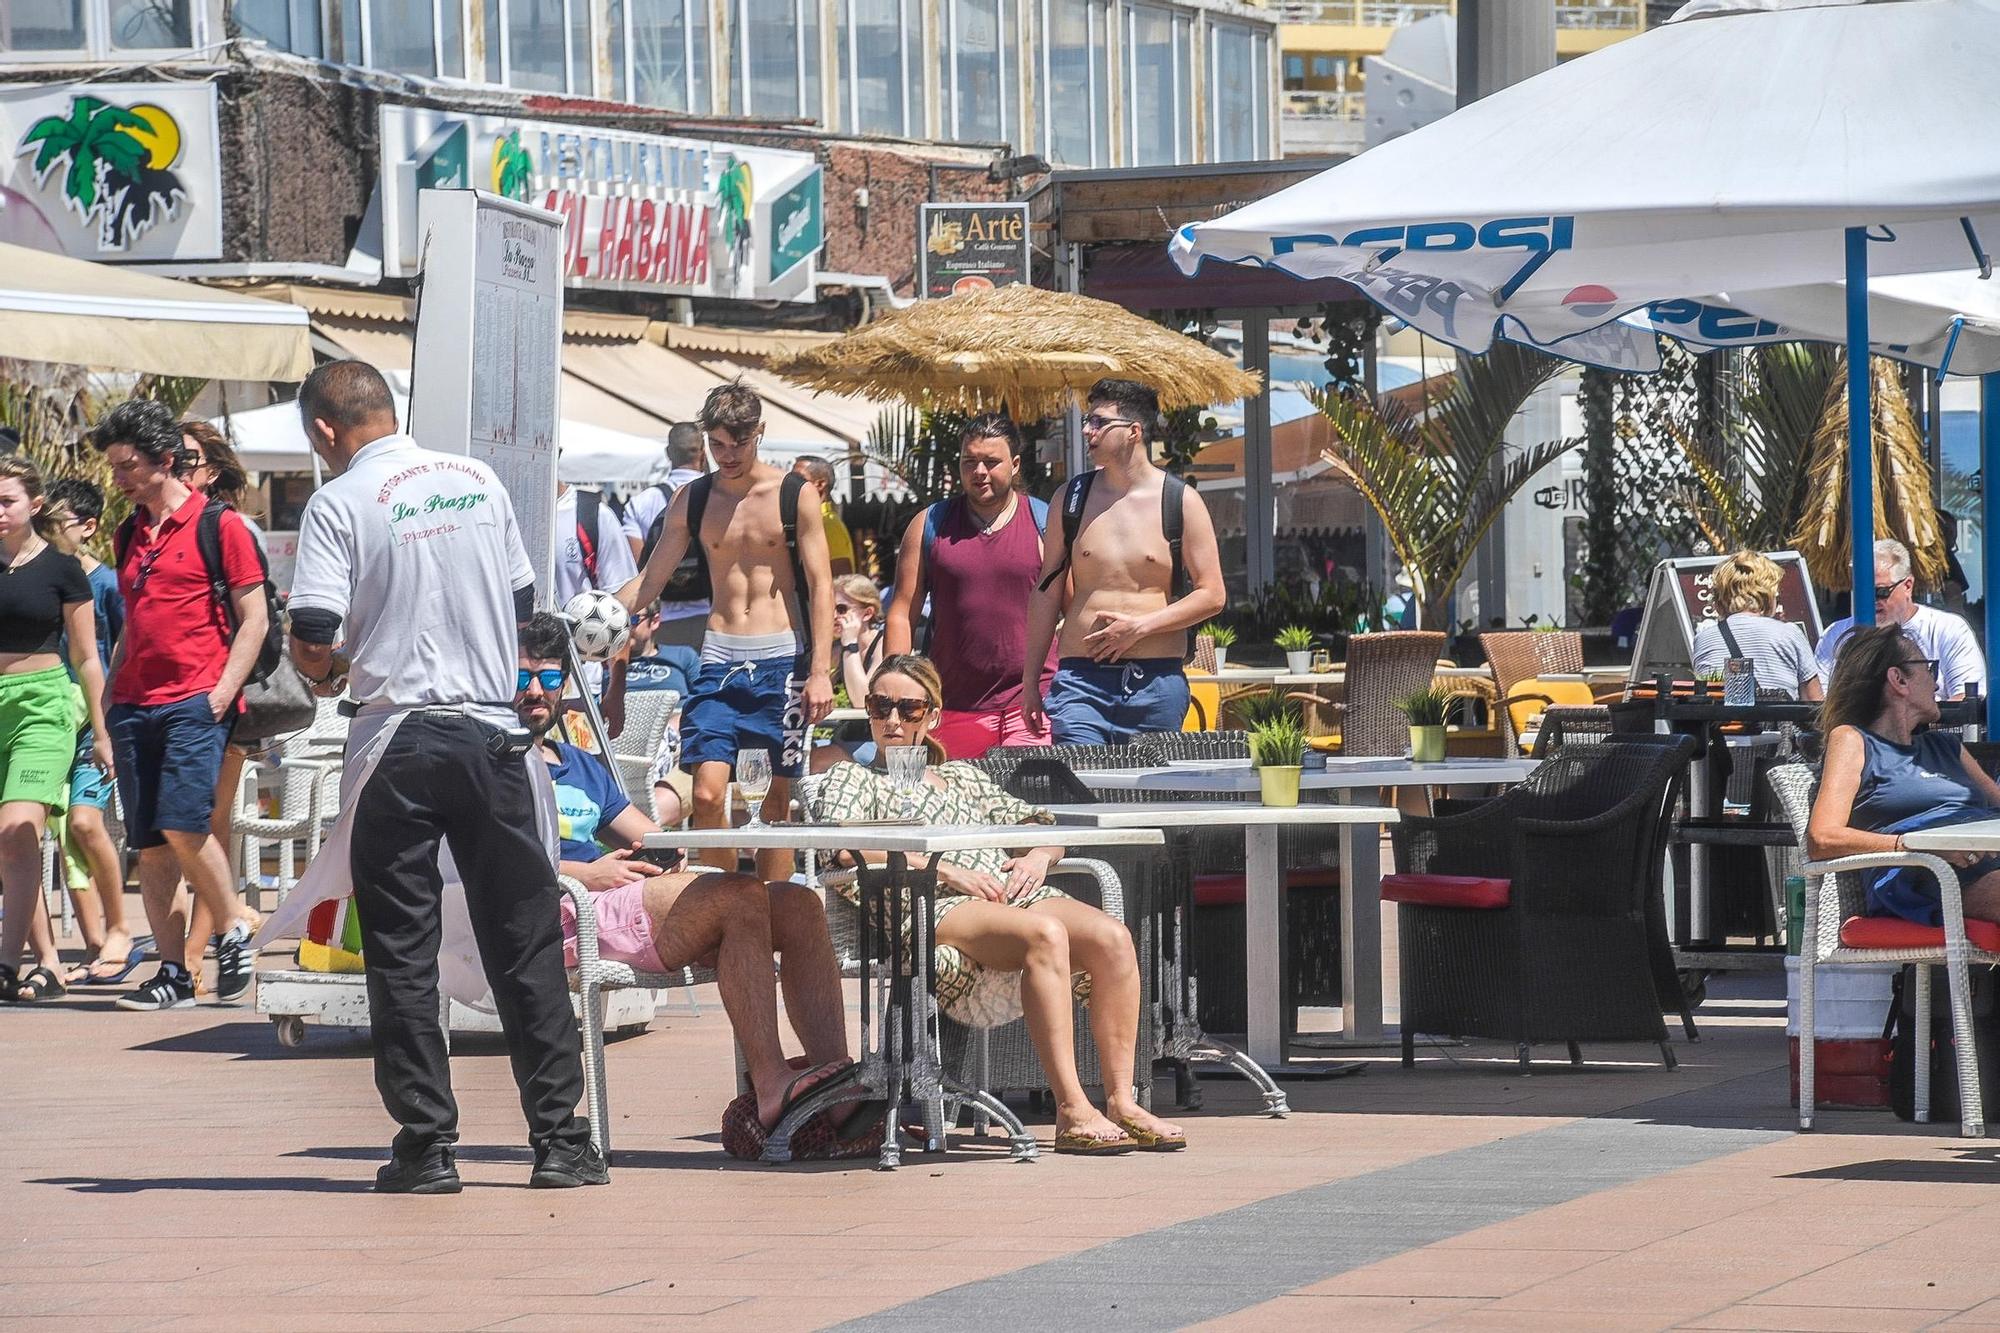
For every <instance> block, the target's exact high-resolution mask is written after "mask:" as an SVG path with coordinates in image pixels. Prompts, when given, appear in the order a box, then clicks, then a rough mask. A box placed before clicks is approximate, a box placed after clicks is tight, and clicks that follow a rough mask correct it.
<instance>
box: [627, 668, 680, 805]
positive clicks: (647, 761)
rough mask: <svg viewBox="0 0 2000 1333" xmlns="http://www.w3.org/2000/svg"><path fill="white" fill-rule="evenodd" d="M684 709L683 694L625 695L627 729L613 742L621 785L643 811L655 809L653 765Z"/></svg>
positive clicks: (638, 692) (648, 692)
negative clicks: (668, 727)
mask: <svg viewBox="0 0 2000 1333" xmlns="http://www.w3.org/2000/svg"><path fill="white" fill-rule="evenodd" d="M680 708H681V695H680V691H679V690H628V691H626V693H625V729H624V730H623V731H621V732H619V733H618V735H617V736H616V737H615V738H614V739H613V740H612V742H611V757H612V759H613V760H614V761H616V766H617V770H618V782H619V785H620V786H622V787H624V788H625V797H626V799H627V800H629V801H631V802H632V804H634V805H636V806H638V807H639V808H640V809H641V810H646V811H651V810H652V808H653V781H652V774H653V761H654V760H655V759H656V758H658V757H659V753H660V743H661V742H662V741H664V740H665V739H666V736H667V724H668V723H670V722H672V721H673V718H674V714H675V713H678V712H679V711H680Z"/></svg>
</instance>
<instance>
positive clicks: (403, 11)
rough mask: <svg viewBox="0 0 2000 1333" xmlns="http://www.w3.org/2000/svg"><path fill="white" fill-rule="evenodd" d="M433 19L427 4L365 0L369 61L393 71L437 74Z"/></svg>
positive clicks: (374, 65) (395, 0) (435, 33)
mask: <svg viewBox="0 0 2000 1333" xmlns="http://www.w3.org/2000/svg"><path fill="white" fill-rule="evenodd" d="M434 20H435V14H434V11H433V10H432V8H431V6H430V5H429V4H426V3H411V0H368V64H369V65H370V66H371V67H372V68H375V69H386V70H389V71H391V72H392V73H396V74H423V75H431V74H435V73H437V32H436V30H435V28H434V27H433V26H432V25H433V22H434Z"/></svg>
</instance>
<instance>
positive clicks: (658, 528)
mask: <svg viewBox="0 0 2000 1333" xmlns="http://www.w3.org/2000/svg"><path fill="white" fill-rule="evenodd" d="M647 489H648V490H654V491H658V492H659V493H660V499H661V501H662V503H661V505H660V512H659V513H657V514H655V515H653V521H652V522H651V523H648V524H647V525H646V539H645V541H643V542H641V543H640V545H639V568H641V569H644V568H645V567H646V562H647V561H648V560H651V559H652V558H653V548H654V547H655V546H658V545H659V544H660V534H661V533H662V532H665V531H666V530H667V510H669V509H671V508H673V504H674V488H673V487H672V486H669V485H668V484H667V483H666V482H664V481H656V482H654V483H653V484H652V485H651V486H649V487H647ZM696 545H697V546H698V545H700V543H699V542H697V543H696Z"/></svg>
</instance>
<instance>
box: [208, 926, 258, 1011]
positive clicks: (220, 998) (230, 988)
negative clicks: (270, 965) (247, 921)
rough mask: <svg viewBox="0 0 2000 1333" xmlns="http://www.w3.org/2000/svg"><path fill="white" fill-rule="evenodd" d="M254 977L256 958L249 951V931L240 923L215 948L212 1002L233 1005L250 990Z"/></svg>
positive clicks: (220, 939) (231, 928)
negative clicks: (214, 1000)
mask: <svg viewBox="0 0 2000 1333" xmlns="http://www.w3.org/2000/svg"><path fill="white" fill-rule="evenodd" d="M256 975H257V955H256V954H255V953H254V952H253V951H252V950H251V948H250V930H249V927H247V926H245V925H244V924H243V923H242V922H241V921H238V922H237V923H236V924H235V925H233V926H231V927H230V928H229V932H228V933H227V934H226V935H223V936H222V937H221V938H219V939H218V940H217V941H216V945H215V999H216V1002H217V1003H218V1004H235V1003H236V1002H237V1001H239V1000H241V999H242V998H243V996H244V993H245V992H247V991H248V990H249V989H250V983H251V981H253V980H255V978H256Z"/></svg>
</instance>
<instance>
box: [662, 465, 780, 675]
mask: <svg viewBox="0 0 2000 1333" xmlns="http://www.w3.org/2000/svg"><path fill="white" fill-rule="evenodd" d="M805 487H806V479H805V478H804V477H802V476H800V475H799V474H798V473H796V472H787V473H786V474H785V479H784V480H783V481H782V482H780V483H779V484H778V522H779V524H780V525H781V526H782V527H783V528H784V530H785V554H786V555H787V556H789V557H790V558H791V562H792V588H793V592H794V595H795V596H796V597H797V598H798V603H799V651H800V652H802V653H804V652H811V651H812V617H811V615H810V614H809V612H810V608H811V605H812V600H811V593H810V591H809V590H808V588H807V586H806V569H805V566H804V565H803V564H801V563H799V493H800V492H801V491H803V490H804V489H805ZM714 488H715V476H714V474H713V473H711V474H709V475H707V476H704V477H702V478H700V479H699V480H697V481H691V482H689V483H688V507H687V526H688V551H689V552H690V553H691V554H692V555H693V557H694V560H695V563H696V565H697V566H698V567H699V569H700V571H701V582H702V585H703V586H704V587H709V588H711V590H712V586H713V585H711V584H709V580H708V552H707V550H706V549H704V548H703V546H702V544H701V520H702V516H703V515H704V514H706V513H707V512H708V493H709V492H710V491H711V490H713V489H714ZM661 517H663V518H664V517H665V515H664V514H663V515H662V516H661ZM655 526H656V527H657V526H658V525H657V524H656V525H655ZM648 554H651V552H650V551H648Z"/></svg>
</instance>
